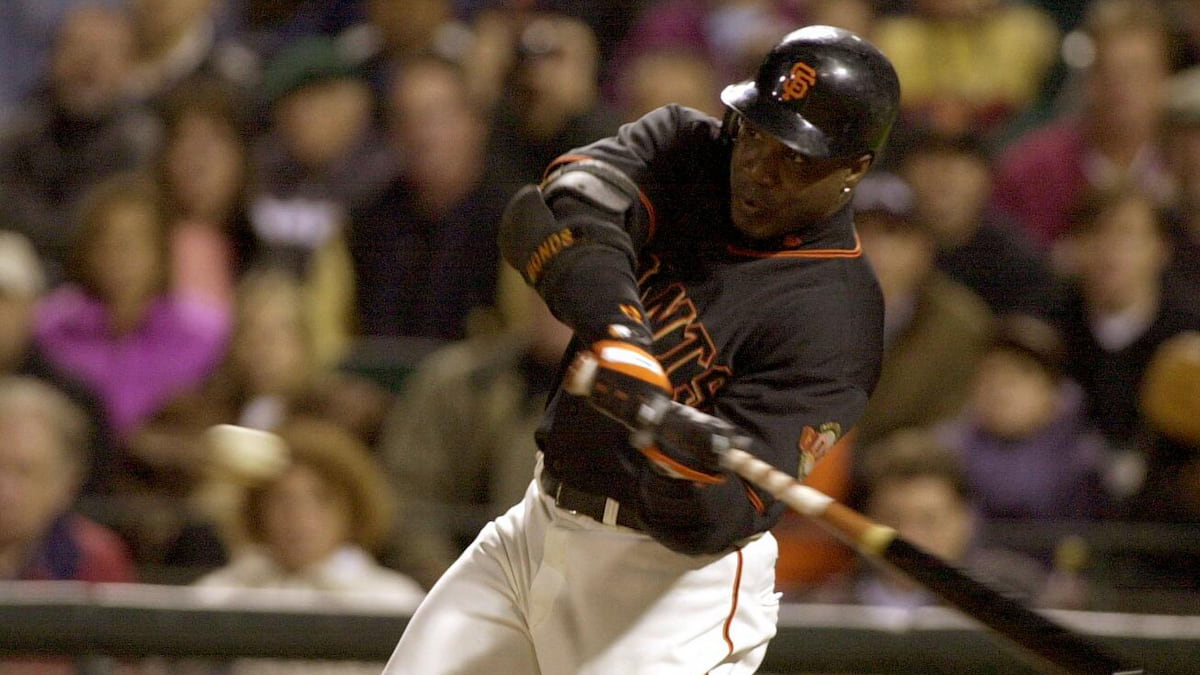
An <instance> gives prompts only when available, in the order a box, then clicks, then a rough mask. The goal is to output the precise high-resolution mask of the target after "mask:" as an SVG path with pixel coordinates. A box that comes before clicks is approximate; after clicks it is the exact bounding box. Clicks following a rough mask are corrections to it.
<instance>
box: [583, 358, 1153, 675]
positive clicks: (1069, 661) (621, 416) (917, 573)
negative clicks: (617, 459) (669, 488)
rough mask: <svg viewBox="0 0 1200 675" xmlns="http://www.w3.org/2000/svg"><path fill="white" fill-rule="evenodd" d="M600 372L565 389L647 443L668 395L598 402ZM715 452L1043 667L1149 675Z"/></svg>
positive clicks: (869, 526)
mask: <svg viewBox="0 0 1200 675" xmlns="http://www.w3.org/2000/svg"><path fill="white" fill-rule="evenodd" d="M598 371H599V366H598V362H597V361H596V359H595V358H594V357H593V356H591V355H590V354H588V353H586V352H584V353H581V354H580V355H579V356H578V357H577V359H576V361H575V363H574V365H573V367H572V369H571V370H570V371H569V372H568V374H567V378H566V382H565V383H564V388H565V389H566V390H567V392H568V393H571V394H574V395H577V396H586V397H588V400H589V402H590V404H591V405H593V406H594V407H595V408H596V409H597V410H600V411H601V412H603V413H605V414H606V415H608V416H610V417H612V418H613V419H615V420H617V421H618V422H620V423H622V424H623V425H625V426H626V427H627V428H629V429H630V431H632V432H633V436H632V437H631V442H633V441H632V438H641V439H642V440H648V439H647V437H648V435H649V433H650V432H651V429H649V428H648V427H647V420H648V419H652V418H653V417H654V415H653V414H650V415H645V414H644V413H645V411H647V410H649V411H653V410H656V409H657V410H661V409H663V408H664V406H665V405H669V403H668V402H667V401H666V397H665V396H663V395H658V397H661V399H662V400H658V397H653V398H650V399H642V400H638V401H633V400H632V399H631V397H629V396H627V395H623V396H615V397H614V396H595V395H594V391H593V385H594V384H595V380H596V378H597V375H598ZM630 403H633V405H630ZM627 418H628V419H627ZM634 418H637V419H634ZM635 445H639V446H640V445H641V443H635ZM710 449H711V451H712V452H714V453H716V455H717V457H718V460H719V461H720V463H721V465H722V466H724V467H725V468H727V469H729V470H730V471H733V472H734V473H736V474H737V475H738V476H741V477H742V478H744V479H746V480H748V481H750V482H751V483H753V484H754V485H757V486H759V487H761V488H762V489H764V490H766V491H767V492H768V493H770V494H771V495H772V496H774V497H775V498H776V499H778V500H780V501H782V502H783V503H785V504H787V505H788V507H790V508H792V509H794V510H795V511H796V512H798V513H800V514H802V515H805V516H808V517H810V518H812V519H814V520H815V521H816V522H818V523H820V524H821V525H822V527H824V528H825V529H827V530H829V531H830V532H831V533H832V534H833V535H834V536H836V537H837V538H839V539H840V540H842V541H843V542H844V543H846V544H848V545H849V546H851V547H853V548H855V549H856V550H858V551H859V552H860V553H861V554H862V555H864V556H866V557H868V558H870V559H873V560H878V561H882V562H884V563H887V564H889V565H891V566H892V567H894V568H896V569H897V570H899V571H901V572H903V573H904V574H906V575H908V576H909V577H911V578H912V579H913V580H914V581H916V582H917V583H919V584H920V585H922V586H923V587H925V588H927V589H929V590H930V591H931V592H933V593H934V594H936V595H938V596H939V597H941V598H942V599H943V600H944V601H945V602H946V603H947V604H949V605H950V606H952V607H955V608H957V609H958V610H959V611H961V612H962V613H963V614H966V615H967V616H969V617H971V618H973V619H975V620H976V621H979V622H980V623H982V624H983V625H985V626H987V627H988V628H991V629H992V630H994V631H995V632H997V633H999V634H1000V635H1002V636H1004V637H1006V638H1008V639H1009V640H1010V641H1011V642H1012V643H1013V644H1015V645H1016V646H1017V647H1019V648H1021V649H1022V650H1024V651H1025V652H1026V653H1028V654H1030V655H1033V656H1036V657H1038V658H1039V659H1040V660H1041V662H1042V663H1043V665H1046V666H1049V667H1052V668H1054V670H1055V671H1057V672H1060V673H1064V674H1066V675H1144V673H1145V670H1144V669H1142V668H1141V667H1138V666H1133V665H1130V664H1128V663H1126V662H1124V661H1123V660H1121V659H1119V658H1117V657H1116V656H1114V655H1111V654H1109V653H1108V652H1106V651H1104V650H1103V649H1101V648H1100V647H1099V646H1098V645H1096V644H1094V643H1092V642H1090V641H1088V640H1086V639H1084V638H1083V636H1081V635H1078V634H1076V633H1074V632H1072V631H1070V630H1068V629H1067V628H1065V627H1064V626H1061V625H1059V624H1057V623H1055V622H1053V621H1051V620H1050V619H1048V618H1046V617H1045V616H1043V615H1041V614H1038V613H1037V612H1034V611H1033V610H1031V609H1029V608H1027V607H1025V606H1024V605H1022V604H1021V603H1019V602H1017V601H1016V600H1014V599H1012V598H1010V597H1008V596H1005V595H1003V594H1001V593H1000V592H999V591H997V590H995V589H993V588H991V587H989V586H987V585H986V584H984V583H982V582H980V581H977V580H976V579H974V578H972V577H970V576H969V575H967V574H966V573H965V572H963V571H962V570H960V569H958V568H956V567H954V566H953V565H951V564H949V563H947V562H946V561H944V560H942V559H940V558H938V557H937V556H935V555H932V554H930V553H928V552H926V551H924V550H922V549H921V548H919V547H917V546H915V545H913V544H912V543H911V542H908V541H906V540H905V539H904V538H902V537H900V536H899V534H898V533H897V532H896V530H894V529H893V528H891V527H887V526H886V525H883V524H880V523H878V522H875V521H874V520H872V519H870V518H868V517H867V516H865V515H863V514H861V513H859V512H858V511H855V510H854V509H851V508H850V507H848V506H846V505H844V504H841V503H839V502H837V501H836V500H834V499H833V498H832V497H830V496H828V495H826V494H824V493H822V492H820V491H819V490H817V489H815V488H812V487H810V486H808V485H804V484H803V483H801V482H800V481H798V480H796V479H795V478H793V477H792V476H790V475H788V474H787V473H785V472H783V471H780V470H779V469H776V468H775V467H773V466H771V465H770V464H768V463H766V462H764V461H762V460H760V459H758V458H757V457H755V456H753V455H751V454H750V453H748V452H746V451H744V450H742V449H740V448H736V447H725V446H723V445H722V446H721V447H719V448H718V447H717V444H715V443H714V444H713V447H712V448H710Z"/></svg>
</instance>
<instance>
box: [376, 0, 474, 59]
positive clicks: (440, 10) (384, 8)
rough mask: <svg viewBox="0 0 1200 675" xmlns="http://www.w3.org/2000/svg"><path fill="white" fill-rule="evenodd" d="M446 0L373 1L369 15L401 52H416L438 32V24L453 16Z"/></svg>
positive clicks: (388, 41)
mask: <svg viewBox="0 0 1200 675" xmlns="http://www.w3.org/2000/svg"><path fill="white" fill-rule="evenodd" d="M452 10H453V8H452V7H451V6H450V3H449V2H447V1H446V0H404V1H403V2H397V1H396V0H369V2H368V3H367V12H368V17H369V19H370V21H371V23H372V24H374V25H375V27H376V28H378V29H379V32H380V33H382V35H383V41H384V42H385V43H386V44H387V45H389V46H390V47H391V48H392V49H393V50H395V51H397V52H415V51H418V50H420V49H421V48H422V47H423V46H425V45H427V44H428V43H429V41H430V40H431V39H432V38H433V37H434V35H436V34H437V28H438V26H441V25H442V24H444V23H446V22H447V21H450V20H451V19H452V18H453V13H452Z"/></svg>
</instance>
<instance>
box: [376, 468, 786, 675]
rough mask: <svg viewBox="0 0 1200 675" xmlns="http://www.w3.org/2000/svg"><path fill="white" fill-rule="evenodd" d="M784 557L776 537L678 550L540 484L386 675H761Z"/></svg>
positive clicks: (473, 552) (480, 547) (438, 595)
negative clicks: (573, 504)
mask: <svg viewBox="0 0 1200 675" xmlns="http://www.w3.org/2000/svg"><path fill="white" fill-rule="evenodd" d="M540 470H541V462H540V461H539V462H538V467H537V472H538V473H540ZM777 555H778V547H777V545H776V542H775V539H774V537H772V536H771V534H770V533H765V534H763V535H761V536H759V537H756V538H754V539H752V540H751V541H748V542H746V543H745V544H744V545H742V546H740V547H739V548H737V549H736V550H734V551H732V552H729V553H724V554H718V555H709V556H687V555H683V554H680V553H676V552H674V551H671V550H669V549H667V548H666V547H664V546H662V545H661V544H659V543H658V542H656V541H655V540H654V539H653V538H651V537H650V536H649V535H646V534H644V533H642V532H638V531H636V530H632V529H629V528H625V527H620V526H616V525H605V524H602V523H599V522H597V521H595V520H593V519H591V518H589V517H587V516H584V515H579V514H575V513H573V512H569V511H565V510H562V509H560V508H558V507H556V506H555V505H554V503H553V500H552V499H551V497H549V496H548V495H546V494H545V492H544V491H543V490H542V488H541V485H540V481H539V480H538V477H537V476H535V479H534V480H533V482H532V483H531V484H530V486H529V489H528V490H527V491H526V493H525V498H524V499H523V500H522V501H521V502H520V503H519V504H517V505H515V506H514V507H512V508H511V509H510V510H509V511H508V512H507V513H505V514H504V515H503V516H501V517H499V518H497V519H496V520H495V521H493V522H491V523H489V524H488V525H487V526H486V527H485V528H484V529H483V530H482V532H481V533H480V534H479V537H478V538H477V539H476V540H475V542H474V543H473V544H472V545H471V546H470V547H469V548H468V549H467V550H466V551H465V552H464V553H463V555H462V556H461V557H460V558H459V559H458V560H457V561H456V562H455V563H454V564H453V565H452V566H451V567H450V569H449V570H447V571H446V573H445V575H443V577H442V578H441V579H440V580H439V581H438V583H437V584H435V585H434V587H433V589H431V590H430V592H429V594H428V595H427V596H426V598H425V600H424V601H423V602H422V604H421V606H420V607H418V608H417V611H416V612H415V614H414V615H413V617H412V620H411V621H410V622H409V624H408V628H407V630H405V632H404V635H403V636H402V637H401V639H400V642H399V644H398V645H397V646H396V649H395V651H394V652H393V654H392V657H391V659H390V660H389V661H388V664H387V667H386V668H385V669H384V673H385V675H401V674H405V675H414V674H420V675H442V674H450V673H464V674H465V673H505V674H506V675H510V674H511V675H524V674H526V673H529V674H539V675H576V674H580V675H587V674H594V675H612V674H614V673H622V674H627V673H628V674H633V673H654V674H655V675H670V674H673V673H678V674H680V675H684V674H686V675H698V674H701V673H712V674H714V675H716V674H720V675H734V674H742V673H753V672H754V671H755V670H756V669H757V668H758V666H759V664H760V663H761V662H762V659H763V656H764V655H765V654H766V650H767V643H768V641H769V640H770V639H771V638H772V637H774V635H775V627H776V621H777V619H778V614H779V594H778V593H776V592H775V590H774V586H775V561H776V557H777Z"/></svg>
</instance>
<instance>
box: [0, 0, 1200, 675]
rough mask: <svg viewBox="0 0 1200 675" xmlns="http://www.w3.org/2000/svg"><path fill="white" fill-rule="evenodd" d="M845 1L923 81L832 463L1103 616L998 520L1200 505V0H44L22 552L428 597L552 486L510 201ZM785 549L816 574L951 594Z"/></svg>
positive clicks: (794, 575) (545, 368)
mask: <svg viewBox="0 0 1200 675" xmlns="http://www.w3.org/2000/svg"><path fill="white" fill-rule="evenodd" d="M809 23H823V24H833V25H839V26H843V27H846V28H849V29H851V30H854V31H855V32H858V33H859V34H861V35H863V36H865V37H867V38H868V39H870V40H871V41H873V42H874V43H875V44H876V45H877V46H879V47H880V49H881V50H882V51H883V52H884V53H885V54H886V55H888V56H889V57H890V58H891V59H892V61H893V63H894V64H895V66H896V69H897V71H898V73H899V75H900V79H901V83H902V114H901V120H900V122H899V124H898V125H897V127H896V129H895V130H894V132H893V140H892V143H891V144H890V146H889V148H888V149H887V150H886V151H885V153H884V155H883V156H882V157H880V158H879V161H878V162H877V164H876V168H875V169H874V170H873V172H872V174H870V175H869V176H868V177H867V179H865V180H864V181H863V182H862V184H861V185H860V186H859V188H858V191H857V194H856V197H855V208H856V209H857V212H858V214H859V215H858V218H857V223H858V226H859V234H860V237H861V240H862V245H863V248H864V250H865V252H866V254H867V255H868V256H869V258H870V260H871V262H872V264H873V265H874V267H875V270H876V272H877V275H878V277H879V280H880V283H881V285H882V287H883V291H884V297H885V302H886V336H887V343H886V354H885V360H884V369H883V375H882V379H881V381H880V383H879V387H878V389H877V391H876V392H875V395H874V397H873V399H872V401H871V403H870V406H869V408H868V410H867V413H866V415H865V417H864V418H863V420H862V422H861V424H860V425H859V427H858V429H857V430H856V432H855V433H854V434H853V435H852V436H851V437H850V438H849V439H847V440H846V442H843V443H842V444H841V445H840V446H839V447H838V449H837V450H836V451H835V452H834V453H832V454H831V455H830V456H829V457H827V458H826V459H825V460H824V461H823V463H822V465H821V466H819V467H818V470H817V471H816V473H815V474H814V475H813V476H812V477H811V478H810V481H811V482H812V483H813V484H815V485H818V486H819V487H822V488H823V489H825V490H827V491H829V492H831V493H832V494H834V495H835V496H837V497H838V498H840V499H844V500H846V501H848V502H850V503H851V504H853V505H854V506H856V507H857V508H859V509H862V510H863V511H864V512H866V513H868V514H870V515H872V516H873V517H875V518H878V519H879V520H881V521H883V522H886V523H889V524H893V525H895V526H896V527H897V528H899V529H900V531H901V533H902V534H905V535H906V536H909V537H910V538H911V539H912V540H913V541H915V542H917V543H919V544H921V545H922V546H925V547H927V548H929V549H930V550H931V551H934V552H936V553H939V554H940V555H943V556H945V557H947V558H948V559H951V560H954V561H955V562H958V563H960V564H962V565H964V566H966V567H968V568H972V569H978V570H979V571H981V573H985V574H987V575H988V576H989V578H995V579H1001V580H1004V581H1011V582H1012V584H1011V585H1012V586H1013V587H1014V588H1015V589H1017V590H1018V591H1019V592H1022V593H1025V594H1026V596H1027V597H1029V598H1031V599H1033V600H1034V601H1036V602H1038V603H1040V604H1043V605H1045V606H1057V607H1072V608H1088V607H1093V606H1096V602H1095V601H1094V599H1093V598H1091V597H1090V596H1089V592H1088V587H1087V584H1086V576H1087V571H1088V569H1089V566H1090V565H1095V564H1096V561H1095V560H1090V559H1089V551H1088V547H1087V544H1086V542H1085V541H1083V540H1082V539H1081V537H1078V536H1068V537H1064V538H1063V541H1062V545H1061V546H1056V547H1055V550H1054V551H1053V552H1052V554H1051V555H1038V554H1037V553H1036V552H1030V551H1024V552H1022V551H1018V550H996V549H995V547H993V546H991V545H990V543H989V542H988V541H987V540H986V537H985V536H984V535H983V534H982V533H985V532H986V531H987V526H988V524H989V523H992V522H1005V521H1017V522H1046V523H1060V524H1061V523H1088V524H1095V523H1104V522H1111V523H1121V524H1129V523H1147V524H1149V523H1170V524H1179V523H1197V522H1200V2H1196V1H1195V0H1157V1H1155V0H1090V1H1079V2H1062V1H1054V0H1040V1H1034V0H1027V1H1019V0H876V1H870V0H606V1H599V0H597V1H594V2H586V3H582V2H568V1H555V0H290V1H289V0H6V1H5V2H4V3H2V4H0V579H78V580H85V581H129V580H142V581H149V582H158V583H191V582H194V581H196V580H198V579H199V580H200V583H202V584H205V585H244V586H258V587H270V588H278V587H304V588H319V589H325V590H336V589H343V590H360V591H361V590H378V591H379V592H380V593H383V592H392V593H395V594H396V598H397V603H400V604H404V603H413V602H415V601H416V600H417V599H419V597H420V595H421V593H422V591H423V589H427V588H428V587H429V586H430V585H431V584H432V583H433V582H434V581H435V580H436V579H437V578H438V576H439V575H440V574H441V573H442V572H443V571H444V570H445V568H446V567H447V566H448V565H449V564H450V562H452V561H453V559H454V557H455V556H456V555H457V554H458V552H459V551H461V550H462V549H463V547H465V545H466V544H467V543H468V542H469V541H470V540H471V539H472V538H473V536H474V534H475V533H476V532H477V531H478V529H479V528H480V527H481V526H482V524H483V523H485V522H486V521H487V520H488V519H490V518H492V517H494V516H495V515H498V514H499V513H500V512H502V511H503V509H505V508H507V506H508V505H510V504H511V503H515V502H516V501H517V500H518V499H519V498H520V495H521V493H522V491H523V489H524V487H525V485H526V484H527V483H528V481H529V479H530V477H531V475H532V473H531V471H532V467H533V461H534V450H535V448H534V445H533V438H532V429H533V428H534V426H535V425H536V423H537V420H538V416H539V413H540V409H541V406H542V404H543V402H544V401H545V397H546V395H547V393H548V390H549V388H550V386H551V383H552V379H553V375H554V372H555V370H556V368H557V367H558V362H559V360H560V357H561V354H562V350H563V349H564V347H565V345H566V342H567V340H568V339H569V337H570V336H569V334H568V332H567V331H566V329H565V328H564V327H563V326H562V325H561V324H559V323H558V322H557V321H556V320H555V319H554V318H553V317H552V316H550V315H549V313H548V311H547V310H546V309H545V307H544V305H542V303H541V301H540V300H539V299H538V298H537V297H536V295H534V294H532V293H530V292H529V291H528V289H526V288H524V287H523V286H522V284H521V283H519V280H518V279H517V278H516V277H515V275H513V274H512V273H511V271H510V270H508V269H507V268H505V267H504V265H503V264H502V263H501V261H500V260H499V259H498V254H497V250H496V245H495V234H496V228H497V224H498V220H499V216H500V213H501V212H502V210H503V208H504V205H505V203H506V200H507V199H508V197H509V195H511V194H512V193H513V192H514V191H515V190H516V189H517V188H518V187H519V186H521V185H522V184H525V183H528V182H536V181H537V180H538V179H539V178H540V176H541V174H542V171H543V169H544V167H545V166H546V165H547V164H549V163H550V161H551V160H553V159H554V158H555V157H556V156H558V155H559V154H561V153H563V152H565V151H567V150H569V149H571V148H572V147H575V146H577V145H582V144H583V143H586V142H589V141H591V140H593V139H595V138H597V137H600V136H605V135H608V134H611V133H614V132H615V131H616V130H617V129H618V127H619V126H620V124H622V123H623V122H625V121H630V120H633V119H636V118H637V117H638V116H640V115H641V114H643V113H645V112H647V111H649V110H651V109H654V108H656V107H658V106H660V105H665V104H672V103H673V104H679V105H685V106H689V107H693V108H697V109H700V110H703V111H706V112H708V113H710V114H712V115H714V116H716V117H720V116H721V115H722V114H723V110H722V108H721V106H720V103H719V99H718V97H717V95H718V93H719V91H720V89H721V87H722V86H724V85H725V84H729V83H731V82H734V81H738V80H741V79H745V78H747V77H749V76H750V75H751V74H752V73H753V71H754V69H755V67H756V66H757V63H758V61H759V60H760V58H761V57H762V55H763V54H764V53H765V51H766V50H767V49H768V48H769V47H770V46H771V45H772V44H774V43H775V42H776V41H777V40H778V38H779V37H781V36H782V34H783V33H785V32H787V31H788V30H790V29H792V28H794V27H798V26H800V25H804V24H809ZM814 320H819V318H817V317H814ZM218 425H237V426H240V427H246V428H250V429H257V430H263V431H270V432H273V433H274V434H275V435H273V436H263V437H257V436H253V435H250V436H247V435H245V434H243V435H237V434H234V435H233V436H230V435H224V436H221V435H219V434H218V435H214V434H212V433H211V430H212V429H213V428H214V427H217V426H218ZM231 438H232V439H233V440H232V441H231V440H230V439H231ZM277 439H283V442H282V443H278V442H276V440H277ZM777 536H778V537H779V539H780V543H781V561H780V568H779V569H780V589H781V590H782V591H784V592H785V594H786V596H787V597H788V598H793V599H824V600H830V599H836V601H855V602H865V603H879V604H890V605H897V606H914V605H921V604H927V603H929V602H932V600H930V599H929V598H926V597H924V596H923V595H922V594H921V592H920V591H919V590H918V589H915V588H913V587H911V586H910V585H907V584H906V583H905V582H904V581H903V580H901V579H897V578H893V577H891V576H890V575H888V574H881V573H879V572H878V571H877V570H873V569H869V568H866V567H861V566H860V563H857V562H855V561H854V560H852V559H850V558H849V553H848V552H847V551H845V550H844V549H841V548H839V547H838V546H837V545H834V544H831V543H830V542H828V541H826V540H824V539H823V538H822V535H820V534H819V533H817V532H815V531H814V530H813V527H812V526H811V525H809V524H807V523H805V522H802V521H801V520H800V519H799V518H798V517H794V516H787V517H785V519H784V521H783V522H782V523H781V524H780V525H779V527H778V528H777ZM1180 555H1184V554H1182V553H1181V554H1180ZM1192 555H1193V556H1195V555H1196V552H1194V551H1193V552H1192ZM1179 567H1180V568H1181V569H1184V570H1190V572H1185V573H1182V574H1180V575H1175V576H1172V577H1170V578H1169V580H1168V581H1164V582H1162V583H1164V584H1167V585H1171V586H1172V587H1174V588H1178V589H1179V590H1188V591H1194V592H1200V575H1197V573H1196V572H1195V570H1196V569H1198V568H1197V567H1196V566H1195V564H1194V560H1193V561H1192V562H1191V563H1188V562H1186V561H1185V562H1184V563H1181V564H1179ZM249 665H250V666H252V665H253V664H249ZM38 672H41V671H38ZM288 672H294V671H288Z"/></svg>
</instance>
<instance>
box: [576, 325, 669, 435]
mask: <svg viewBox="0 0 1200 675" xmlns="http://www.w3.org/2000/svg"><path fill="white" fill-rule="evenodd" d="M564 388H565V389H566V391H567V393H570V394H575V395H576V396H586V397H587V399H588V402H589V403H591V405H592V406H593V407H594V408H596V409H597V410H599V411H600V412H602V413H604V414H605V415H608V416H609V417H612V418H614V419H616V420H617V421H618V422H621V423H622V424H624V425H626V426H628V427H629V428H630V429H632V430H634V431H635V432H636V431H638V430H640V429H642V428H644V427H646V426H647V425H648V424H649V422H650V421H649V419H648V416H651V415H653V414H654V406H655V405H657V404H658V402H662V401H670V400H671V381H670V380H669V379H668V378H667V373H666V372H665V371H664V370H663V367H662V364H660V363H659V362H658V359H656V358H654V355H653V354H651V353H650V352H648V351H646V350H645V349H643V348H642V347H640V346H638V345H636V344H634V343H632V342H627V341H624V340H600V341H598V342H596V343H595V344H593V345H592V348H591V349H590V350H586V351H583V352H580V353H579V355H578V356H576V357H575V361H574V363H572V364H571V369H570V370H569V371H568V373H567V376H566V379H565V381H564Z"/></svg>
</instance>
